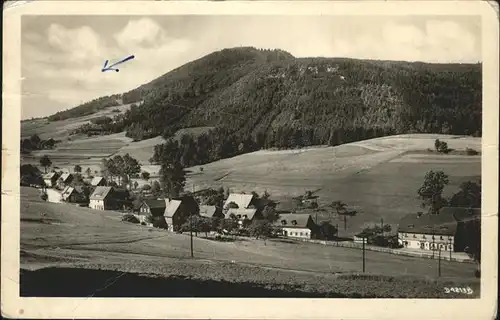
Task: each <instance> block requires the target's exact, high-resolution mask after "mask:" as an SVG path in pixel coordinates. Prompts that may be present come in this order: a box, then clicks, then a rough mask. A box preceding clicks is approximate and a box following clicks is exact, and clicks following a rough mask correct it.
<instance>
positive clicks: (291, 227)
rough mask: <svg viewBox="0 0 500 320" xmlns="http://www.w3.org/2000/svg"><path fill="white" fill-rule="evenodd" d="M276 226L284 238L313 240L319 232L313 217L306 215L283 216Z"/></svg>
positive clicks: (290, 214)
mask: <svg viewBox="0 0 500 320" xmlns="http://www.w3.org/2000/svg"><path fill="white" fill-rule="evenodd" d="M275 225H276V226H279V227H280V228H281V230H282V236H284V237H287V238H300V239H311V238H312V237H313V236H314V235H315V233H316V231H317V225H316V224H315V223H314V221H313V219H312V218H311V215H310V214H306V213H289V214H282V215H280V217H279V219H278V221H276V222H275Z"/></svg>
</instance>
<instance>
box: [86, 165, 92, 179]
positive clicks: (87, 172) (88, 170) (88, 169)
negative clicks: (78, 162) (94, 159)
mask: <svg viewBox="0 0 500 320" xmlns="http://www.w3.org/2000/svg"><path fill="white" fill-rule="evenodd" d="M85 173H86V174H87V177H88V178H90V176H91V175H92V170H91V169H90V167H88V168H87V170H85Z"/></svg>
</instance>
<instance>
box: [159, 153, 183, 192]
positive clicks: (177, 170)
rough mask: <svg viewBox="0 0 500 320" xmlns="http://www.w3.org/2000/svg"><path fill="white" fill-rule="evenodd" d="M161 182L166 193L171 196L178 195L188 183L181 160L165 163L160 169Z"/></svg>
mask: <svg viewBox="0 0 500 320" xmlns="http://www.w3.org/2000/svg"><path fill="white" fill-rule="evenodd" d="M160 182H161V186H162V189H163V192H164V193H165V195H167V196H168V197H169V198H172V197H178V196H179V195H180V193H181V192H182V191H183V190H184V186H185V184H186V171H185V170H184V168H183V167H182V165H181V164H180V162H178V161H176V162H173V163H163V164H162V165H161V169H160Z"/></svg>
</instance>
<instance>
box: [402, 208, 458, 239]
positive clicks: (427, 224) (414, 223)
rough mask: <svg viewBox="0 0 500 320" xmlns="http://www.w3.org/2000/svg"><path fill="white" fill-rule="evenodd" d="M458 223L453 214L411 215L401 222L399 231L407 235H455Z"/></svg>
mask: <svg viewBox="0 0 500 320" xmlns="http://www.w3.org/2000/svg"><path fill="white" fill-rule="evenodd" d="M456 229H457V221H456V219H455V217H454V216H453V213H451V212H441V213H439V214H422V215H421V216H419V215H418V214H415V213H413V214H409V215H406V216H405V217H403V219H401V221H400V222H399V226H398V231H399V232H407V233H420V234H429V235H431V234H436V235H454V234H455V231H456Z"/></svg>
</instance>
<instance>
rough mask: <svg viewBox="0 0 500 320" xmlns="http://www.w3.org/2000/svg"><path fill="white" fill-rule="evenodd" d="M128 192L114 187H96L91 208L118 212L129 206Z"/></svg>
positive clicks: (90, 203)
mask: <svg viewBox="0 0 500 320" xmlns="http://www.w3.org/2000/svg"><path fill="white" fill-rule="evenodd" d="M129 202H130V201H129V199H128V192H127V191H126V190H121V189H117V188H113V187H96V188H95V190H94V192H93V193H92V195H91V196H90V202H89V207H90V208H92V209H96V210H118V209H122V208H123V207H124V206H126V205H128V204H129Z"/></svg>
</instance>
